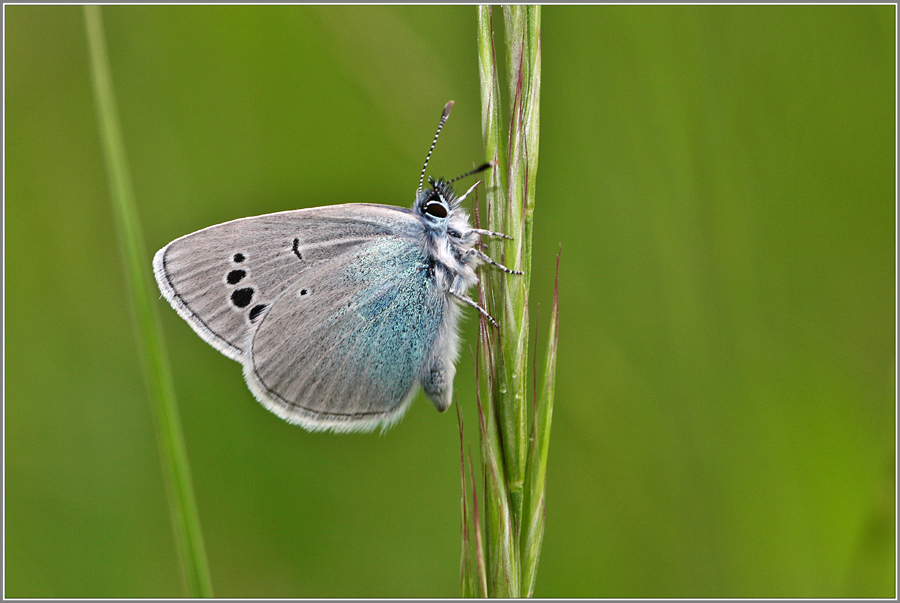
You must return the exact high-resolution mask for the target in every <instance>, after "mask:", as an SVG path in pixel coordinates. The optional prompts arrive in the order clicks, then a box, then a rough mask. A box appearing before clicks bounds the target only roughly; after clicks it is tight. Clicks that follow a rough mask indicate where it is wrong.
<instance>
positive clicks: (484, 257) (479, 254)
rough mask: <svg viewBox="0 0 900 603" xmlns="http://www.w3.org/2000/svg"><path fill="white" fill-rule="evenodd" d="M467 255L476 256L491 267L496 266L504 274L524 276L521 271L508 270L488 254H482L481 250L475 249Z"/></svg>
mask: <svg viewBox="0 0 900 603" xmlns="http://www.w3.org/2000/svg"><path fill="white" fill-rule="evenodd" d="M466 255H474V256H475V257H477V258H479V259H480V260H481V261H482V262H486V263H488V264H490V265H491V266H496V267H497V268H499V269H500V270H502V271H503V272H505V273H507V274H524V272H522V271H521V270H511V269H509V268H507V267H506V266H504V265H503V264H501V263H500V262H495V261H494V260H492V259H491V258H490V257H488V255H487V254H485V253H484V252H482V251H481V250H480V249H476V248H475V247H473V248H472V249H470V250H468V251H467V252H466Z"/></svg>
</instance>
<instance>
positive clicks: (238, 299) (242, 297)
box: [231, 287, 253, 308]
mask: <svg viewBox="0 0 900 603" xmlns="http://www.w3.org/2000/svg"><path fill="white" fill-rule="evenodd" d="M252 301H253V289H252V288H251V287H244V288H242V289H235V290H234V291H233V292H232V293H231V303H233V304H234V305H235V306H237V307H238V308H246V307H247V306H249V305H250V302H252Z"/></svg>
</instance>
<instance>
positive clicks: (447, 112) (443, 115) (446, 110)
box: [416, 101, 453, 199]
mask: <svg viewBox="0 0 900 603" xmlns="http://www.w3.org/2000/svg"><path fill="white" fill-rule="evenodd" d="M452 108H453V101H450V102H449V103H447V104H446V105H444V112H443V113H441V123H439V124H438V127H437V132H435V133H434V142H432V143H431V148H430V149H428V155H427V156H426V157H425V165H423V166H422V175H421V176H419V188H418V189H416V199H418V198H419V195H420V194H422V183H424V182H425V170H426V169H428V160H429V159H431V153H432V152H433V151H434V145H436V144H437V139H438V136H440V134H441V128H443V127H444V123H445V122H446V121H447V118H448V117H450V109H452Z"/></svg>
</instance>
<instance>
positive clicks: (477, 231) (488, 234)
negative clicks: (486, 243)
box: [469, 228, 513, 241]
mask: <svg viewBox="0 0 900 603" xmlns="http://www.w3.org/2000/svg"><path fill="white" fill-rule="evenodd" d="M469 232H474V233H475V234H480V235H481V236H483V237H500V238H501V239H509V240H510V241H512V240H513V238H512V237H511V236H509V235H506V234H503V233H502V232H494V231H492V230H484V229H482V228H473V229H471V230H470V231H469Z"/></svg>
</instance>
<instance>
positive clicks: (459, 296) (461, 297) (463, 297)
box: [450, 288, 500, 327]
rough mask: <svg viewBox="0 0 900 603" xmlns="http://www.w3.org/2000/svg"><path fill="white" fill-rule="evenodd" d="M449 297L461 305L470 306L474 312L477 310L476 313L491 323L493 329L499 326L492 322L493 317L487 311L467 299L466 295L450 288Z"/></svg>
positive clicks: (494, 321)
mask: <svg viewBox="0 0 900 603" xmlns="http://www.w3.org/2000/svg"><path fill="white" fill-rule="evenodd" d="M450 295H452V296H453V297H455V298H456V299H458V300H459V301H461V302H462V303H464V304H466V305H468V306H472V307H473V308H475V309H476V310H478V311H479V312H480V313H481V315H482V316H484V317H485V318H487V319H488V321H490V323H491V324H492V325H494V326H495V327H499V326H500V325H499V324H497V321H496V320H494V317H493V316H491V315H490V314H488V311H487V310H485V309H484V308H482V307H481V306H479V305H478V304H477V303H475V300H473V299H471V298H470V297H468V296H466V295H463V294H462V293H457V292H456V291H454V290H453V289H452V288H451V289H450Z"/></svg>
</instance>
